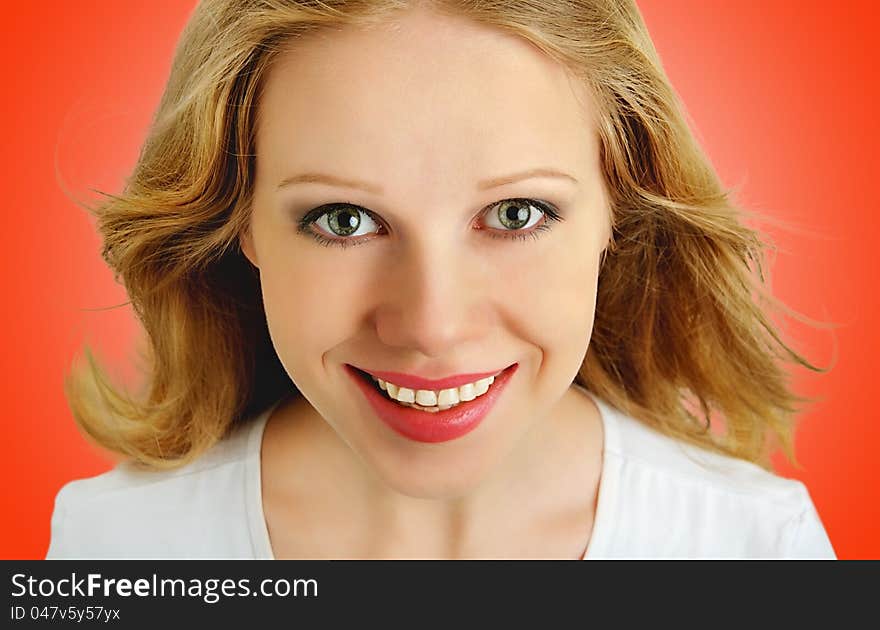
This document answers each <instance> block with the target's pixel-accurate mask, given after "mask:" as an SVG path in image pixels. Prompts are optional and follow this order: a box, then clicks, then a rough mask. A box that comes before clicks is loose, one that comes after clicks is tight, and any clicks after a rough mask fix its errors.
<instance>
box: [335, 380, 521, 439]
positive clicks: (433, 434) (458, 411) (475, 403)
mask: <svg viewBox="0 0 880 630" xmlns="http://www.w3.org/2000/svg"><path fill="white" fill-rule="evenodd" d="M518 366H519V364H518V363H514V364H513V365H511V366H510V367H509V368H507V369H506V370H504V371H503V372H501V374H499V375H498V376H496V377H495V380H494V381H493V383H492V385H490V386H489V391H487V392H486V393H485V394H483V395H482V396H478V397H476V398H474V399H473V400H471V401H468V402H463V403H459V404H457V405H456V406H455V407H452V408H450V409H446V410H445V411H437V412H431V411H419V410H418V409H413V408H412V407H404V406H402V405H398V404H397V403H394V402H391V400H389V399H388V398H387V397H386V396H385V394H383V393H382V392H380V391H379V388H378V387H379V386H378V385H377V384H376V383H375V381H373V379H372V377H370V376H368V375H366V374H364V373H363V372H361V371H359V370H357V369H355V368H353V367H352V366H350V365H347V364H346V366H345V369H346V371H347V372H348V373H349V375H350V376H351V377H352V378H353V379H354V382H355V383H356V384H357V386H358V387H359V388H360V390H361V391H362V392H363V393H364V396H366V398H367V402H369V403H370V406H371V407H372V408H373V411H375V412H376V415H377V416H379V419H380V420H382V421H383V422H384V423H385V424H387V425H388V426H389V427H391V428H392V429H394V430H395V431H396V432H397V433H399V434H400V435H402V436H404V437H406V438H409V439H411V440H415V441H417V442H448V441H449V440H454V439H455V438H458V437H461V436H462V435H465V434H466V433H469V432H471V431H473V430H474V429H475V428H477V425H478V424H480V422H481V421H482V420H483V418H485V417H486V414H488V413H489V411H491V409H492V407H494V406H495V402H496V401H497V400H498V398H499V396H501V392H503V391H504V388H505V386H506V385H507V383H508V381H510V377H511V376H513V373H514V372H516V368H517V367H518ZM368 379H369V382H368Z"/></svg>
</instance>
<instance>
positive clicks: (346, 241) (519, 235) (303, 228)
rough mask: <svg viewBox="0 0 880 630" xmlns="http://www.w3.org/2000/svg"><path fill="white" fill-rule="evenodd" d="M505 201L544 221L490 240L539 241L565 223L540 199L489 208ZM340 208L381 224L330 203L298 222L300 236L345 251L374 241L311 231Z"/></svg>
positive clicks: (520, 199) (362, 209)
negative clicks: (535, 213)
mask: <svg viewBox="0 0 880 630" xmlns="http://www.w3.org/2000/svg"><path fill="white" fill-rule="evenodd" d="M505 201H523V202H527V203H528V204H530V205H533V206H535V207H536V208H538V210H540V211H541V212H542V213H543V214H544V221H543V222H542V223H541V224H540V225H538V226H536V227H533V228H532V229H531V230H529V231H528V232H521V231H519V230H507V231H506V233H507V234H508V235H507V236H501V235H499V234H498V233H497V232H495V231H489V232H488V236H489V238H494V239H502V240H522V241H524V240H526V239H527V238H531V239H534V240H537V239H538V238H539V236H540V234H539V232H546V231H547V230H550V228H551V227H552V226H551V225H550V223H551V222H557V221H563V218H562V217H561V216H560V215H559V212H558V210H557V209H556V208H555V206H553V205H552V204H550V203H547V202H546V201H541V200H538V199H529V198H526V197H513V198H511V199H502V200H501V201H496V202H494V203H492V204H491V205H489V206H488V208H494V207H495V206H497V205H498V204H500V203H503V202H505ZM338 206H347V207H350V208H355V209H357V210H360V211H361V212H363V213H364V214H367V215H369V216H370V218H371V219H373V220H374V221H375V222H377V223H380V221H379V219H378V217H377V216H376V215H375V214H374V213H373V212H372V211H370V210H368V209H366V208H364V207H363V206H359V205H357V204H353V203H346V202H342V203H329V204H324V205H322V206H318V207H317V208H313V209H312V210H309V211H308V212H306V214H305V216H303V217H302V218H301V219H300V220H299V222H298V227H297V232H299V233H300V234H305V235H306V236H309V237H311V238H313V239H314V240H316V241H317V242H318V243H320V244H321V245H324V246H328V247H330V246H335V247H342V248H343V249H345V248H348V247H356V246H358V245H362V244H364V243H367V242H369V241H372V240H373V239H372V238H360V239H352V238H328V237H326V236H324V235H323V234H319V233H317V232H315V231H313V230H312V229H311V225H312V224H313V223H314V222H315V221H317V220H318V219H320V218H321V217H322V216H324V215H325V214H327V213H328V212H330V211H331V210H333V209H334V208H336V207H338ZM380 225H381V223H380Z"/></svg>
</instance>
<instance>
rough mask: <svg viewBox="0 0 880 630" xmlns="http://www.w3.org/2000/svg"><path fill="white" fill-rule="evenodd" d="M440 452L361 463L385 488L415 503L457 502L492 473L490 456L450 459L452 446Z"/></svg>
mask: <svg viewBox="0 0 880 630" xmlns="http://www.w3.org/2000/svg"><path fill="white" fill-rule="evenodd" d="M441 448H442V449H443V450H441V449H437V448H436V447H434V448H433V452H430V451H431V450H432V449H431V448H430V447H429V448H428V449H419V450H421V452H419V453H412V452H409V453H401V452H396V453H395V452H393V451H392V452H388V451H385V452H382V453H375V452H374V453H373V454H372V455H371V456H368V457H364V456H362V459H364V460H365V464H366V465H367V466H369V468H370V469H371V470H372V471H373V474H374V475H375V476H376V478H377V479H378V480H379V481H381V482H382V483H383V484H384V485H386V486H387V487H389V488H391V489H392V490H394V491H396V492H398V493H400V494H403V495H405V496H408V497H412V498H414V499H433V500H454V499H459V498H464V497H466V496H468V495H471V494H473V493H474V492H475V491H476V490H477V489H478V488H479V487H480V485H481V484H482V483H483V481H484V480H485V479H486V478H487V477H488V476H489V473H490V472H491V470H490V469H491V467H492V465H491V461H490V460H491V458H490V457H489V455H490V454H489V453H482V454H481V455H482V456H480V455H477V454H476V453H473V452H460V453H457V454H456V456H451V455H452V454H451V453H449V451H448V449H449V443H446V444H444V445H443V446H442V447H441ZM444 450H445V452H443V451H444ZM466 450H470V449H466Z"/></svg>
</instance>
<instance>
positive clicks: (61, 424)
mask: <svg viewBox="0 0 880 630" xmlns="http://www.w3.org/2000/svg"><path fill="white" fill-rule="evenodd" d="M638 4H639V6H640V7H641V9H642V11H643V14H644V16H645V20H646V22H647V24H648V27H649V29H650V31H651V34H652V36H653V38H654V41H655V44H656V46H657V48H658V50H659V51H660V55H661V57H662V58H663V61H664V65H665V67H666V69H667V72H668V74H669V76H670V78H671V80H672V82H673V85H674V86H675V88H676V89H677V91H678V92H679V94H680V95H681V97H682V99H683V101H684V103H685V105H686V107H687V110H688V113H689V115H690V117H691V119H692V121H694V126H695V131H696V133H697V135H698V137H699V138H700V140H701V142H702V143H703V144H704V146H705V147H706V149H707V151H708V153H709V155H710V156H711V158H712V159H713V161H714V162H715V164H716V166H717V169H718V172H719V174H720V175H721V177H722V179H723V180H724V181H725V183H727V184H728V185H735V184H741V185H742V194H741V195H740V199H741V201H743V202H745V203H746V204H747V205H748V207H750V208H752V209H756V210H760V211H763V212H766V213H768V214H770V215H772V216H774V217H777V218H779V219H782V220H784V221H787V222H789V223H792V224H795V225H797V226H800V227H801V228H803V229H801V230H799V231H794V232H792V231H783V230H779V229H771V230H770V232H771V234H772V235H773V238H774V240H775V242H776V243H777V245H778V247H779V253H778V255H777V257H776V259H775V262H774V264H773V266H772V268H771V270H772V286H773V290H774V292H775V293H776V295H777V296H779V297H780V298H782V299H783V300H784V301H785V302H786V303H787V304H789V305H790V306H792V307H793V308H795V309H796V310H798V311H800V312H801V313H804V314H806V315H807V316H809V317H812V318H815V319H821V320H828V321H833V322H836V323H839V324H841V326H840V327H839V329H838V330H837V331H836V332H835V333H830V332H828V331H822V330H816V329H811V328H809V327H806V326H804V325H802V324H798V323H797V322H794V321H791V320H786V322H787V323H786V330H787V332H788V334H789V335H790V338H793V339H795V340H796V341H797V342H798V344H799V345H798V347H799V348H800V349H802V350H803V351H805V352H806V353H807V355H808V356H809V357H810V358H812V359H813V361H814V362H818V363H820V364H823V365H827V364H828V363H829V361H830V360H831V358H832V355H833V353H834V351H835V344H837V347H836V351H837V352H838V360H837V364H836V365H835V367H834V369H833V370H832V371H831V373H830V374H829V375H826V376H824V377H822V376H816V375H811V374H809V373H806V374H805V373H803V372H799V373H796V379H795V383H796V385H797V387H798V388H799V391H801V392H802V393H805V394H808V395H811V396H819V397H821V398H822V401H821V402H819V403H818V404H816V405H815V406H814V407H813V408H812V409H811V410H810V411H809V412H808V413H806V414H804V415H803V416H802V421H801V426H800V430H799V432H798V437H797V453H798V457H799V459H800V461H801V463H802V464H803V465H804V468H805V469H804V470H794V469H792V468H791V467H789V466H787V465H785V464H784V462H783V460H782V458H781V457H777V459H776V460H775V461H776V464H777V471H778V472H779V473H780V474H782V475H784V476H788V477H795V478H798V479H801V480H802V481H804V482H805V483H806V484H807V486H808V488H809V489H810V492H811V495H812V497H813V501H814V502H815V504H816V506H817V508H818V511H819V514H820V515H821V517H822V520H823V522H824V524H825V527H826V529H827V531H828V534H829V536H830V538H831V541H832V543H833V545H834V548H835V550H836V551H837V554H838V555H839V556H840V557H841V558H866V557H871V558H880V536H878V534H880V526H878V519H877V516H878V514H877V512H878V506H880V483H878V482H880V470H878V465H877V464H876V463H875V461H876V460H875V458H876V457H877V452H878V445H880V439H878V438H880V429H878V426H877V422H878V420H880V414H878V412H877V411H876V410H875V401H874V397H875V395H876V391H872V390H874V386H875V385H876V384H877V382H878V379H877V373H876V372H875V370H876V369H877V368H876V366H875V363H874V359H875V357H876V355H877V351H878V349H880V343H878V339H880V333H878V332H877V329H876V328H874V327H873V323H874V322H876V321H878V315H880V313H878V308H877V306H878V299H877V297H876V295H875V291H876V289H877V286H878V283H877V276H876V275H875V274H876V273H877V266H878V262H880V256H878V255H877V249H878V244H877V243H878V241H877V238H878V236H877V235H878V230H880V219H878V214H877V203H876V193H877V191H876V184H877V183H878V181H880V177H878V175H880V173H878V170H880V169H878V160H877V157H876V153H875V152H876V150H877V146H878V141H880V133H878V123H877V118H876V116H875V109H876V103H877V96H878V87H877V85H878V82H877V72H876V68H877V63H878V61H880V59H878V54H877V48H876V33H875V32H874V31H875V28H876V24H877V18H878V17H880V11H878V9H877V8H875V6H874V4H873V3H872V2H868V1H861V2H839V3H827V2H820V1H818V0H815V1H812V0H811V1H803V2H799V3H797V4H795V5H793V4H792V3H791V2H787V1H783V0H775V1H773V2H761V3H758V2H754V3H752V2H736V3H734V2H721V1H715V2H707V1H706V0H642V1H640V2H639V3H638ZM193 6H194V2H193V0H180V1H176V0H163V1H162V2H158V3H135V2H124V3H123V2H119V1H118V0H89V1H88V2H76V3H67V2H57V3H51V4H49V5H48V6H47V5H46V4H45V3H33V4H31V3H16V5H15V6H14V7H13V6H10V5H7V7H6V9H5V17H4V20H3V27H2V29H3V37H2V39H0V46H2V48H3V54H2V61H0V64H2V66H0V67H2V74H3V76H5V77H6V86H7V87H6V90H5V95H4V98H3V99H2V101H0V108H2V109H3V111H2V117H0V121H2V122H0V125H2V136H3V140H4V146H5V147H6V149H5V151H4V152H3V155H2V158H0V159H2V161H3V169H2V172H3V181H4V189H5V190H6V199H7V201H6V208H5V211H4V213H3V216H5V217H6V219H5V221H6V235H7V236H6V245H5V246H4V247H3V248H2V256H3V265H2V274H3V285H4V286H5V287H6V295H7V298H6V302H5V305H4V308H3V309H2V315H0V316H2V318H3V325H2V328H0V329H2V330H3V331H4V332H3V335H4V337H5V339H4V342H5V343H4V347H5V351H4V352H3V353H2V358H0V361H2V383H3V385H2V387H3V392H4V396H3V400H4V401H5V402H6V404H7V412H6V414H5V416H4V418H3V426H4V439H3V447H2V449H3V451H2V452H3V458H2V461H0V478H2V480H3V481H2V483H3V493H2V500H3V502H4V503H3V515H4V518H3V519H2V523H0V528H2V530H0V557H2V558H42V557H43V556H44V555H45V553H46V549H47V546H48V541H49V519H50V515H51V511H52V504H53V499H54V496H55V493H56V492H57V491H58V489H59V488H60V487H61V486H62V485H63V484H64V483H65V482H67V481H68V480H71V479H74V478H80V477H86V476H91V475H96V474H98V473H101V472H103V471H105V470H108V469H109V468H110V467H111V466H112V460H111V459H109V458H108V457H107V456H106V455H105V454H102V453H100V452H98V451H97V450H96V449H95V448H93V447H92V446H90V445H89V444H88V443H87V442H85V440H84V439H83V438H82V437H81V436H80V434H79V433H78V431H77V429H76V427H75V425H74V422H73V419H72V416H71V415H70V412H69V410H68V408H67V406H66V403H65V400H64V397H63V395H62V385H61V384H62V375H63V374H64V372H65V371H66V370H67V369H68V367H69V364H70V362H71V360H72V359H73V357H74V355H75V354H76V353H77V352H78V351H79V350H80V348H81V346H82V345H83V343H84V342H86V341H89V342H91V343H93V344H94V345H95V346H96V347H97V348H98V349H99V351H100V352H101V353H102V354H103V356H104V357H105V358H106V359H107V360H108V361H109V362H110V364H111V365H112V366H114V368H115V369H116V371H117V373H118V374H119V375H120V377H121V378H125V379H127V378H130V377H131V376H133V370H132V368H131V367H130V365H129V361H130V359H131V358H132V356H133V351H134V345H133V344H134V340H135V338H136V336H137V334H138V332H137V331H138V329H137V326H136V324H135V321H134V317H133V315H132V311H131V309H130V308H129V307H127V306H125V307H122V308H117V309H109V310H91V309H106V308H107V307H110V306H112V305H115V304H120V303H122V302H125V300H126V296H125V294H124V292H123V291H122V289H121V288H120V286H118V285H116V284H115V283H114V281H113V278H112V275H111V273H110V271H109V270H108V269H107V268H106V267H105V266H104V264H103V261H102V260H101V257H100V254H99V250H100V243H99V240H98V238H97V236H96V234H95V232H94V228H93V223H92V220H91V219H90V218H89V217H88V216H87V214H86V213H85V212H84V211H83V210H81V209H80V208H78V207H77V206H76V205H74V204H73V203H72V202H71V201H70V199H69V198H68V197H66V196H65V194H64V193H63V192H62V189H61V186H60V184H59V179H58V178H57V177H56V170H55V169H56V164H57V167H58V169H59V173H60V178H61V180H62V181H64V182H65V183H66V185H68V186H69V187H70V189H71V191H72V192H73V193H74V194H76V195H81V196H83V195H87V194H88V189H90V188H96V189H100V190H104V191H108V192H116V191H118V190H119V189H120V188H121V186H122V182H123V179H124V178H125V176H126V174H127V172H128V171H129V170H130V168H131V166H132V165H133V163H134V161H135V159H136V156H137V153H138V149H139V146H140V143H141V142H142V140H143V137H144V134H145V132H146V129H147V126H148V124H149V121H150V118H151V115H152V112H153V110H154V108H155V107H156V105H157V104H158V100H159V97H160V94H161V92H162V89H163V86H164V82H165V80H166V78H167V73H168V70H169V65H170V60H171V55H172V52H173V49H174V46H175V43H176V41H177V38H178V36H179V34H180V31H181V28H182V27H183V25H184V23H185V21H186V19H187V16H188V15H189V12H190V11H191V9H192V7H193Z"/></svg>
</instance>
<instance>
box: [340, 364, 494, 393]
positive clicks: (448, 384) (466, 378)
mask: <svg viewBox="0 0 880 630" xmlns="http://www.w3.org/2000/svg"><path fill="white" fill-rule="evenodd" d="M352 367H355V366H352ZM508 367H510V366H508ZM357 369H358V370H360V371H362V372H366V373H367V374H370V375H372V376H375V377H376V378H381V379H382V380H383V381H391V382H392V383H394V384H395V385H399V386H401V387H408V388H409V389H425V390H434V391H437V390H441V389H452V388H454V387H459V386H461V385H465V384H466V383H473V382H475V381H479V380H480V379H483V378H489V377H490V376H497V375H498V374H500V373H501V372H503V371H504V370H505V369H506V368H501V369H499V370H493V371H492V372H481V373H476V374H456V375H454V376H447V377H445V378H439V379H431V378H424V377H422V376H416V375H415V374H403V373H401V372H386V371H384V370H365V369H364V368H357Z"/></svg>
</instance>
